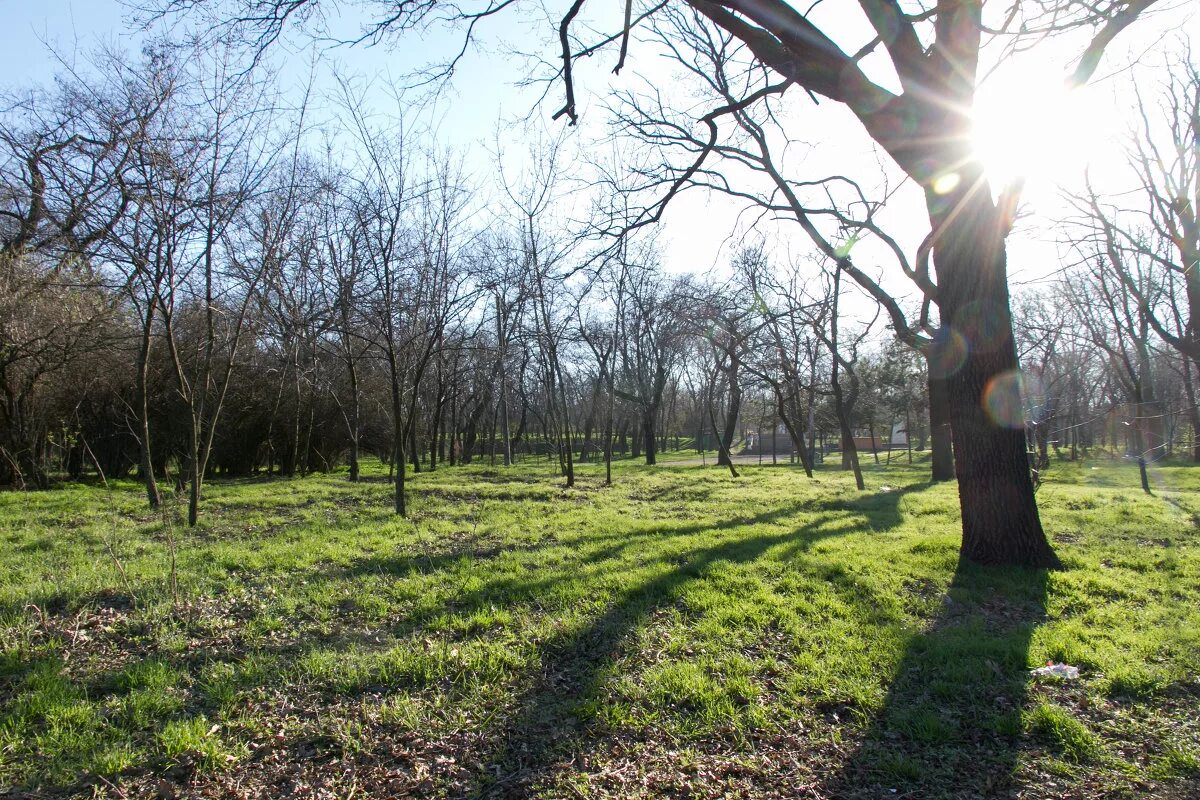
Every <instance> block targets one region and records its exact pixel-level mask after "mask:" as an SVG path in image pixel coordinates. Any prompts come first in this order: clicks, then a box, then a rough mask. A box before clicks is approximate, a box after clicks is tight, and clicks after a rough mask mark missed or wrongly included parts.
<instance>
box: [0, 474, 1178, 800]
mask: <svg viewBox="0 0 1200 800" xmlns="http://www.w3.org/2000/svg"><path fill="white" fill-rule="evenodd" d="M739 468H740V469H741V471H742V472H743V477H742V478H740V479H737V480H734V479H732V478H730V476H729V475H728V472H727V471H724V470H723V469H717V468H715V467H709V468H708V469H704V468H701V467H698V466H670V465H663V466H660V467H658V468H649V469H648V468H644V467H639V466H637V465H635V464H632V463H630V462H620V463H618V464H617V465H616V467H615V479H616V485H615V486H613V487H604V486H603V485H602V478H603V471H602V468H601V467H599V466H597V465H582V466H581V467H580V468H579V473H580V478H579V486H578V487H576V488H575V489H571V490H565V489H563V488H562V486H561V480H560V479H558V478H557V477H556V476H555V475H553V474H552V473H551V472H550V471H549V470H548V468H547V467H545V466H544V464H540V463H539V464H530V465H519V466H516V467H513V468H512V469H511V470H505V469H503V468H490V467H485V466H471V467H465V468H462V467H460V468H454V469H444V468H443V469H438V470H437V471H436V472H433V473H429V472H426V473H422V474H420V475H417V476H415V477H414V480H413V482H412V489H413V491H412V506H413V509H414V513H413V515H412V517H411V519H408V520H401V519H398V518H396V517H394V516H393V515H391V514H390V513H389V512H388V508H389V488H390V487H389V486H388V485H387V484H386V482H385V481H384V480H383V477H384V475H383V473H382V472H380V471H378V470H375V471H371V470H368V471H367V474H366V480H365V481H364V482H361V483H359V484H350V483H349V482H348V481H347V480H346V478H345V475H344V474H335V475H327V476H316V477H311V478H307V479H303V480H295V481H281V480H277V481H253V480H249V481H235V482H228V483H221V482H214V483H213V484H211V485H210V486H209V487H208V489H207V492H206V499H205V501H204V508H203V512H202V515H201V524H200V525H199V526H198V527H197V528H196V529H194V530H188V529H187V528H186V527H184V526H182V525H181V524H180V522H179V509H178V508H177V507H174V506H172V507H170V508H169V509H168V510H167V511H166V512H164V513H158V514H153V513H150V512H148V511H147V510H146V509H145V508H144V507H143V505H142V502H143V501H142V496H141V494H140V490H139V488H138V486H137V485H136V484H134V483H132V482H120V483H117V484H114V488H113V489H112V490H105V489H104V488H103V487H99V486H93V485H66V486H63V487H61V488H59V489H56V490H53V491H49V492H43V493H25V494H22V493H6V494H2V495H0V790H3V789H4V787H6V786H11V787H16V789H17V790H18V791H20V792H27V793H35V794H36V793H38V792H41V791H47V792H48V791H55V792H59V793H62V792H65V793H67V794H71V793H77V794H80V795H85V796H92V794H93V793H94V792H99V793H101V794H103V793H104V792H109V791H111V793H112V794H113V795H114V796H115V795H117V794H119V793H121V792H124V793H126V794H127V795H130V796H132V795H138V794H145V793H153V792H154V791H156V787H157V786H158V781H160V780H166V781H168V782H176V783H182V782H187V783H188V785H192V786H196V787H200V788H201V789H203V788H204V787H208V790H210V791H211V792H215V793H218V794H219V793H221V792H222V791H232V790H231V789H230V788H229V787H233V786H240V787H250V788H253V789H254V790H255V791H257V792H260V793H263V794H267V795H272V794H285V793H287V792H288V791H293V789H294V787H295V785H297V784H296V782H302V783H304V784H305V785H307V786H309V787H311V788H314V789H321V790H324V791H327V792H329V793H331V794H334V795H338V796H344V795H348V794H352V793H353V794H356V795H357V796H364V795H365V796H380V797H385V796H394V795H400V794H403V793H405V792H409V793H412V794H417V795H421V796H433V797H436V796H449V797H458V796H475V795H498V796H543V797H561V796H589V797H598V796H621V797H625V796H661V795H663V794H671V793H675V794H680V795H684V796H687V795H689V794H690V793H693V792H695V791H698V787H703V791H704V793H706V794H715V795H720V794H722V793H724V794H727V795H731V796H751V795H753V796H777V797H794V796H798V795H800V794H802V793H804V792H810V791H811V790H812V789H813V788H814V787H815V788H816V790H817V791H818V792H821V793H824V794H828V795H833V796H848V797H855V796H862V797H877V796H880V794H886V793H887V792H888V790H890V789H895V790H896V791H897V792H906V791H914V790H915V791H919V792H920V793H921V794H920V796H923V797H961V796H984V797H989V796H997V795H1004V794H1006V793H1009V794H1011V793H1012V791H1014V790H1015V789H1019V788H1021V787H1025V788H1027V789H1036V787H1038V786H1041V785H1043V783H1044V782H1045V781H1046V780H1048V778H1047V775H1049V776H1052V778H1049V779H1052V780H1053V781H1054V783H1055V784H1056V787H1057V789H1056V791H1057V793H1058V796H1074V797H1095V796H1098V795H1101V794H1104V793H1112V794H1120V793H1125V794H1132V795H1137V796H1155V795H1156V794H1161V796H1164V797H1184V796H1188V794H1189V792H1191V791H1192V790H1194V789H1195V787H1196V782H1197V780H1200V769H1198V768H1197V763H1198V761H1197V759H1198V758H1200V723H1198V722H1197V714H1196V708H1197V706H1198V705H1200V702H1198V701H1200V684H1198V680H1197V675H1198V674H1200V547H1198V545H1197V535H1196V534H1197V529H1196V522H1195V520H1196V514H1197V513H1200V470H1193V469H1192V468H1189V467H1184V466H1168V467H1161V468H1158V469H1157V470H1155V472H1154V473H1153V476H1152V477H1153V479H1154V482H1155V484H1154V486H1155V494H1154V495H1153V496H1147V495H1145V494H1143V493H1142V492H1141V491H1140V489H1139V488H1138V484H1137V475H1136V469H1135V468H1133V467H1132V466H1130V465H1126V464H1122V463H1119V462H1116V463H1113V462H1108V461H1105V462H1091V463H1085V464H1077V465H1060V464H1056V465H1055V466H1054V468H1053V470H1052V471H1051V473H1050V476H1049V478H1048V480H1047V482H1046V483H1045V484H1044V485H1043V487H1042V488H1041V489H1040V491H1039V502H1040V504H1041V507H1042V516H1043V520H1044V522H1045V524H1046V527H1047V530H1049V531H1050V532H1051V534H1052V536H1053V538H1054V539H1055V541H1056V546H1057V548H1058V550H1059V552H1060V555H1061V556H1062V558H1063V560H1064V563H1065V565H1066V568H1065V569H1064V570H1062V571H1058V572H1053V573H1046V572H1042V571H1030V570H1020V569H982V568H976V567H971V566H960V565H959V564H958V561H957V546H958V536H959V532H958V521H957V497H956V495H955V492H954V487H953V485H944V484H943V485H931V484H929V483H928V482H927V481H926V479H925V474H924V467H923V466H922V465H917V466H914V467H908V466H906V465H900V464H897V465H894V466H893V467H891V468H881V467H875V466H874V465H868V466H867V481H868V490H867V491H866V492H863V493H857V492H855V491H854V489H853V484H852V482H851V481H850V479H849V477H848V476H847V475H845V474H843V473H841V472H839V471H836V470H834V469H833V468H832V467H828V468H823V469H821V470H820V471H819V472H818V474H817V476H816V480H815V481H809V480H807V479H806V478H805V477H804V475H803V473H802V472H801V471H800V470H799V469H798V468H791V467H785V466H780V467H775V468H771V467H762V468H759V467H757V466H754V465H745V466H744V467H739ZM172 542H174V543H175V544H176V548H175V549H176V553H175V558H176V561H177V564H178V575H177V586H178V589H177V595H176V590H174V589H173V588H172V581H171V579H170V564H171V558H172ZM114 556H115V557H116V559H119V561H120V564H121V570H123V571H124V577H123V576H122V574H121V570H118V569H117V566H116V561H114ZM1048 660H1054V661H1066V662H1068V663H1071V664H1074V665H1076V666H1078V667H1080V669H1081V670H1082V677H1081V679H1080V680H1078V681H1068V682H1062V681H1055V680H1044V679H1033V678H1031V677H1030V675H1029V670H1030V669H1031V668H1032V667H1035V666H1038V665H1040V664H1044V663H1045V662H1046V661H1048ZM288 781H291V782H292V783H288ZM288 787H292V788H290V789H289V788H288Z"/></svg>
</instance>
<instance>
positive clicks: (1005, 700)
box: [822, 563, 1046, 800]
mask: <svg viewBox="0 0 1200 800" xmlns="http://www.w3.org/2000/svg"><path fill="white" fill-rule="evenodd" d="M947 598H948V600H947V601H945V602H944V603H943V606H942V610H941V611H940V613H939V614H938V615H937V617H936V618H935V619H934V620H933V621H932V624H931V625H930V627H929V629H928V630H926V631H925V632H924V633H921V634H919V635H917V636H916V637H915V638H913V639H912V641H911V642H910V643H909V644H908V646H907V648H906V649H905V652H904V655H903V656H902V657H901V659H900V662H899V664H898V666H897V669H896V672H895V675H894V677H893V678H892V682H891V686H890V688H889V690H888V693H887V697H886V698H885V700H884V702H883V706H882V708H881V709H880V710H879V711H878V713H877V714H876V715H875V716H874V717H873V718H872V719H871V720H870V722H869V723H868V727H867V730H866V732H865V735H864V736H863V738H862V740H861V742H860V743H859V745H858V748H857V750H856V751H855V752H854V753H853V754H852V755H851V756H850V757H849V759H848V760H847V761H846V762H845V763H844V765H843V766H842V768H841V769H840V771H838V772H837V773H836V774H834V775H832V776H829V777H828V778H827V779H826V780H825V781H824V783H823V787H822V788H823V790H824V792H825V794H826V795H828V796H829V797H831V798H846V800H858V799H859V798H864V799H865V798H878V797H886V796H896V795H899V796H920V797H928V798H960V797H986V798H998V797H1015V796H1016V787H1015V786H1014V785H1013V774H1014V771H1015V769H1016V767H1017V759H1018V756H1019V754H1020V752H1021V749H1022V748H1021V731H1022V727H1021V708H1022V706H1023V704H1024V701H1025V697H1026V693H1027V685H1028V680H1029V673H1028V663H1027V660H1028V651H1029V644H1030V639H1031V637H1032V635H1033V632H1034V630H1035V629H1036V628H1037V626H1038V624H1039V623H1040V622H1041V621H1042V620H1043V619H1044V618H1045V610H1046V572H1045V571H1044V570H1028V569H1021V568H996V567H979V566H976V565H973V564H967V563H960V564H959V565H958V569H957V571H956V572H955V574H954V578H953V581H952V582H951V584H950V589H949V591H948V593H947ZM910 792H915V794H909V793H910Z"/></svg>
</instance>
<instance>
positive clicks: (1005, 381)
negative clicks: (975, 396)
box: [983, 369, 1025, 428]
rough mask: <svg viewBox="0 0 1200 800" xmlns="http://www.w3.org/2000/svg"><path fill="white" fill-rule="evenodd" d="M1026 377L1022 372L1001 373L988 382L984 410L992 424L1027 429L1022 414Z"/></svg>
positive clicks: (984, 397)
mask: <svg viewBox="0 0 1200 800" xmlns="http://www.w3.org/2000/svg"><path fill="white" fill-rule="evenodd" d="M1023 384H1024V376H1022V375H1021V371H1020V370H1016V369H1011V370H1008V371H1007V372H1001V373H1000V374H999V375H996V376H995V377H993V378H992V379H991V380H990V381H988V385H987V386H986V387H985V388H984V390H983V410H984V411H986V412H987V415H988V416H989V417H990V418H991V420H992V422H994V423H995V424H997V425H1000V426H1003V427H1005V428H1023V427H1025V415H1024V414H1023V413H1022V412H1021V389H1022V386H1023Z"/></svg>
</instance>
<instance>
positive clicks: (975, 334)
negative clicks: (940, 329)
mask: <svg viewBox="0 0 1200 800" xmlns="http://www.w3.org/2000/svg"><path fill="white" fill-rule="evenodd" d="M1007 317H1008V315H1007V313H1005V309H1003V308H1001V307H1000V305H999V304H997V303H992V302H988V301H986V300H977V301H975V302H972V303H967V304H966V305H964V306H963V307H962V308H961V309H960V310H959V312H958V313H957V314H955V316H954V327H955V329H956V330H958V331H959V332H960V333H962V335H963V337H964V338H965V339H966V340H967V344H968V346H969V347H970V348H971V349H972V350H975V351H977V352H982V353H990V352H992V351H993V350H996V349H998V348H999V347H1001V346H1003V345H1004V344H1005V343H1006V342H1007V341H1008V331H1009V326H1008V319H1007Z"/></svg>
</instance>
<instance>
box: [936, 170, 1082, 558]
mask: <svg viewBox="0 0 1200 800" xmlns="http://www.w3.org/2000/svg"><path fill="white" fill-rule="evenodd" d="M961 172H962V173H965V174H960V175H959V178H960V183H959V185H958V187H957V190H956V191H955V190H952V191H951V192H950V193H948V194H938V193H936V192H934V191H933V189H932V188H929V189H927V190H926V191H927V202H928V205H929V210H930V219H931V221H932V222H933V225H934V230H935V231H936V232H937V236H936V239H935V241H934V248H933V258H934V266H935V267H936V269H937V277H938V301H939V306H940V309H941V316H942V322H943V324H946V325H949V326H950V328H951V329H952V330H953V331H955V332H956V333H957V334H958V335H959V336H961V337H962V339H961V342H960V343H961V344H962V345H964V347H963V352H962V353H961V359H960V360H961V363H962V366H961V367H960V368H958V369H957V370H953V371H951V372H950V374H949V376H948V378H947V381H946V383H947V389H948V393H949V406H950V427H951V431H952V437H953V442H954V467H955V475H956V477H957V478H958V496H959V506H960V508H961V510H962V526H963V539H962V548H961V555H962V557H963V558H965V559H967V560H970V561H974V562H977V563H981V564H1019V565H1024V566H1030V567H1056V566H1058V565H1059V561H1058V558H1057V556H1055V554H1054V550H1053V549H1052V548H1051V547H1050V543H1049V542H1048V541H1047V539H1046V534H1045V533H1044V531H1043V530H1042V523H1041V520H1040V519H1039V517H1038V509H1037V502H1036V500H1035V497H1034V493H1033V482H1032V480H1031V478H1030V475H1029V463H1028V458H1027V456H1026V452H1025V433H1024V420H1023V418H1022V417H1023V415H1022V413H1021V397H1020V388H1019V383H1018V380H1017V372H1016V370H1017V353H1016V347H1015V344H1014V341H1013V333H1012V330H1013V328H1012V314H1011V311H1010V309H1009V296H1008V276H1007V269H1006V264H1005V253H1004V235H1005V234H1006V232H1007V231H1006V230H1005V228H1006V227H1007V221H1006V220H1005V219H1004V218H1003V214H1002V213H1001V211H1000V209H998V208H997V206H996V204H995V203H994V202H993V201H992V199H991V197H990V194H989V192H988V190H987V182H986V180H985V179H984V177H983V175H982V174H981V172H980V171H979V170H978V169H976V168H973V165H971V164H968V165H966V166H965V167H964V168H962V170H961ZM942 341H944V342H955V341H959V340H958V337H946V338H945V339H943V340H942ZM942 346H947V345H945V344H943V345H942ZM941 355H942V356H945V354H944V353H943V354H941ZM951 361H952V359H949V358H944V357H943V358H939V362H940V363H943V364H945V363H950V362H951ZM955 361H957V360H955Z"/></svg>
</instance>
